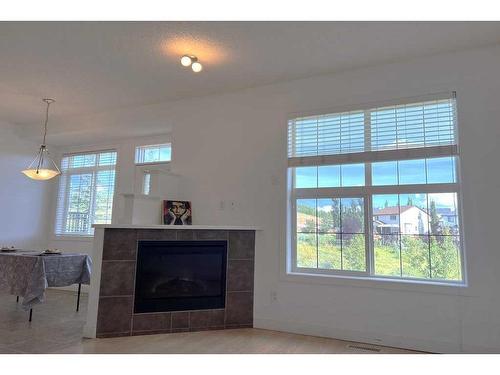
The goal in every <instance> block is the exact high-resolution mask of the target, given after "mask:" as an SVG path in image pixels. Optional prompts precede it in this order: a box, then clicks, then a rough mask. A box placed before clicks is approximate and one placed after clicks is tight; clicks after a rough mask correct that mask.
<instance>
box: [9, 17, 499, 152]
mask: <svg viewBox="0 0 500 375" xmlns="http://www.w3.org/2000/svg"><path fill="white" fill-rule="evenodd" d="M496 43H500V23H473V22H452V23H450V22H447V23H443V22H438V23H429V22H423V23H389V22H379V23H373V22H371V23H370V22H364V23H356V22H147V23H143V22H97V23H95V22H44V23H42V22H3V23H0V51H1V56H2V57H1V62H0V121H5V122H9V123H11V124H14V125H16V126H18V127H22V128H28V129H29V128H32V129H33V134H37V132H39V131H40V123H41V120H42V115H43V104H42V103H41V101H40V99H41V98H42V97H53V98H55V99H56V100H57V103H56V104H55V105H54V109H53V117H52V120H51V124H52V123H53V124H54V125H53V129H52V130H53V132H56V133H57V132H60V133H63V132H65V131H68V132H70V131H71V130H72V129H71V127H72V125H71V124H72V123H73V121H71V119H72V118H75V117H78V116H84V115H90V114H100V116H99V117H102V118H106V115H105V113H106V112H110V111H116V110H119V109H122V108H126V107H128V108H129V107H134V106H140V105H145V104H153V103H159V102H166V101H173V100H179V99H182V98H188V97H193V96H202V95H209V94H214V93H220V92H226V91H231V90H236V89H242V88H246V87H253V86H260V85H264V84H269V83H274V82H280V81H286V80H292V79H296V78H301V77H307V76H313V75H319V74H325V73H333V72H338V71H342V70H346V69H353V68H359V67H364V66H370V65H376V64H380V63H384V62H392V61H398V60H403V59H408V58H412V57H417V56H425V55H432V54H437V53H442V52H446V51H453V50H460V49H466V48H472V47H477V46H481V45H488V44H496ZM184 53H189V54H194V55H197V56H198V57H199V59H200V61H201V62H202V63H203V64H204V68H205V69H204V71H203V72H202V73H200V74H197V75H195V74H193V73H192V72H191V71H189V70H188V69H183V68H182V67H181V66H180V64H179V57H180V55H182V54H184ZM74 123H75V124H78V121H75V122H74ZM73 126H80V125H73ZM102 126H103V127H105V126H106V124H105V123H103V124H102ZM143 130H144V133H147V126H146V127H145V128H144V129H143ZM61 142H62V143H64V142H63V141H61Z"/></svg>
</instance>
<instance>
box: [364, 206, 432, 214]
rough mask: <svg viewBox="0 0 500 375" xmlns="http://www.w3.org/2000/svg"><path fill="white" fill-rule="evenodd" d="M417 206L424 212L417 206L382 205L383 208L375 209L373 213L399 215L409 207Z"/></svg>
mask: <svg viewBox="0 0 500 375" xmlns="http://www.w3.org/2000/svg"><path fill="white" fill-rule="evenodd" d="M413 207H415V208H418V209H419V210H421V211H423V212H425V211H424V210H422V209H421V208H420V207H417V206H399V207H398V206H389V207H384V208H379V209H376V210H375V211H374V212H373V214H374V215H399V214H400V213H401V214H402V213H403V212H405V211H408V210H409V209H411V208H413Z"/></svg>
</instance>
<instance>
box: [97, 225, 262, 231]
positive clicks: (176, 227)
mask: <svg viewBox="0 0 500 375" xmlns="http://www.w3.org/2000/svg"><path fill="white" fill-rule="evenodd" d="M92 227H94V228H96V229H99V228H103V229H104V228H108V229H167V230H168V229H170V230H200V229H201V230H254V231H260V230H262V229H261V228H259V227H254V226H235V225H136V224H135V225H132V224H94V225H92Z"/></svg>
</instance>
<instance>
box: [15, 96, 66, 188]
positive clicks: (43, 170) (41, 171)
mask: <svg viewBox="0 0 500 375" xmlns="http://www.w3.org/2000/svg"><path fill="white" fill-rule="evenodd" d="M42 100H43V101H44V102H45V103H46V104H47V109H46V110H45V125H44V132H43V142H42V144H41V145H40V149H39V150H38V154H37V155H36V157H35V159H33V161H32V162H31V164H30V165H29V166H28V169H25V170H24V171H22V172H23V173H24V174H25V175H26V176H28V177H29V178H31V179H33V180H42V181H45V180H50V179H51V178H53V177H55V176H57V175H59V174H61V171H60V170H59V168H57V165H56V163H55V162H54V160H52V158H51V157H50V156H49V151H48V150H47V146H46V145H45V138H46V137H47V123H48V122H49V107H50V105H51V104H52V103H54V102H55V100H54V99H42Z"/></svg>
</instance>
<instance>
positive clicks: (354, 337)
mask: <svg viewBox="0 0 500 375" xmlns="http://www.w3.org/2000/svg"><path fill="white" fill-rule="evenodd" d="M253 326H254V327H255V328H262V329H269V330H273V331H282V332H290V333H297V334H301V335H309V336H318V337H328V338H334V339H339V340H346V341H355V342H363V343H367V344H373V345H380V346H390V347H395V348H403V349H410V350H419V351H424V352H430V353H460V344H459V343H455V342H447V341H437V340H421V339H414V338H410V337H403V336H394V335H387V334H383V333H375V332H364V331H354V330H343V329H338V328H334V327H328V326H321V325H313V324H305V323H301V322H291V321H281V320H275V319H268V318H254V323H253Z"/></svg>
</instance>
